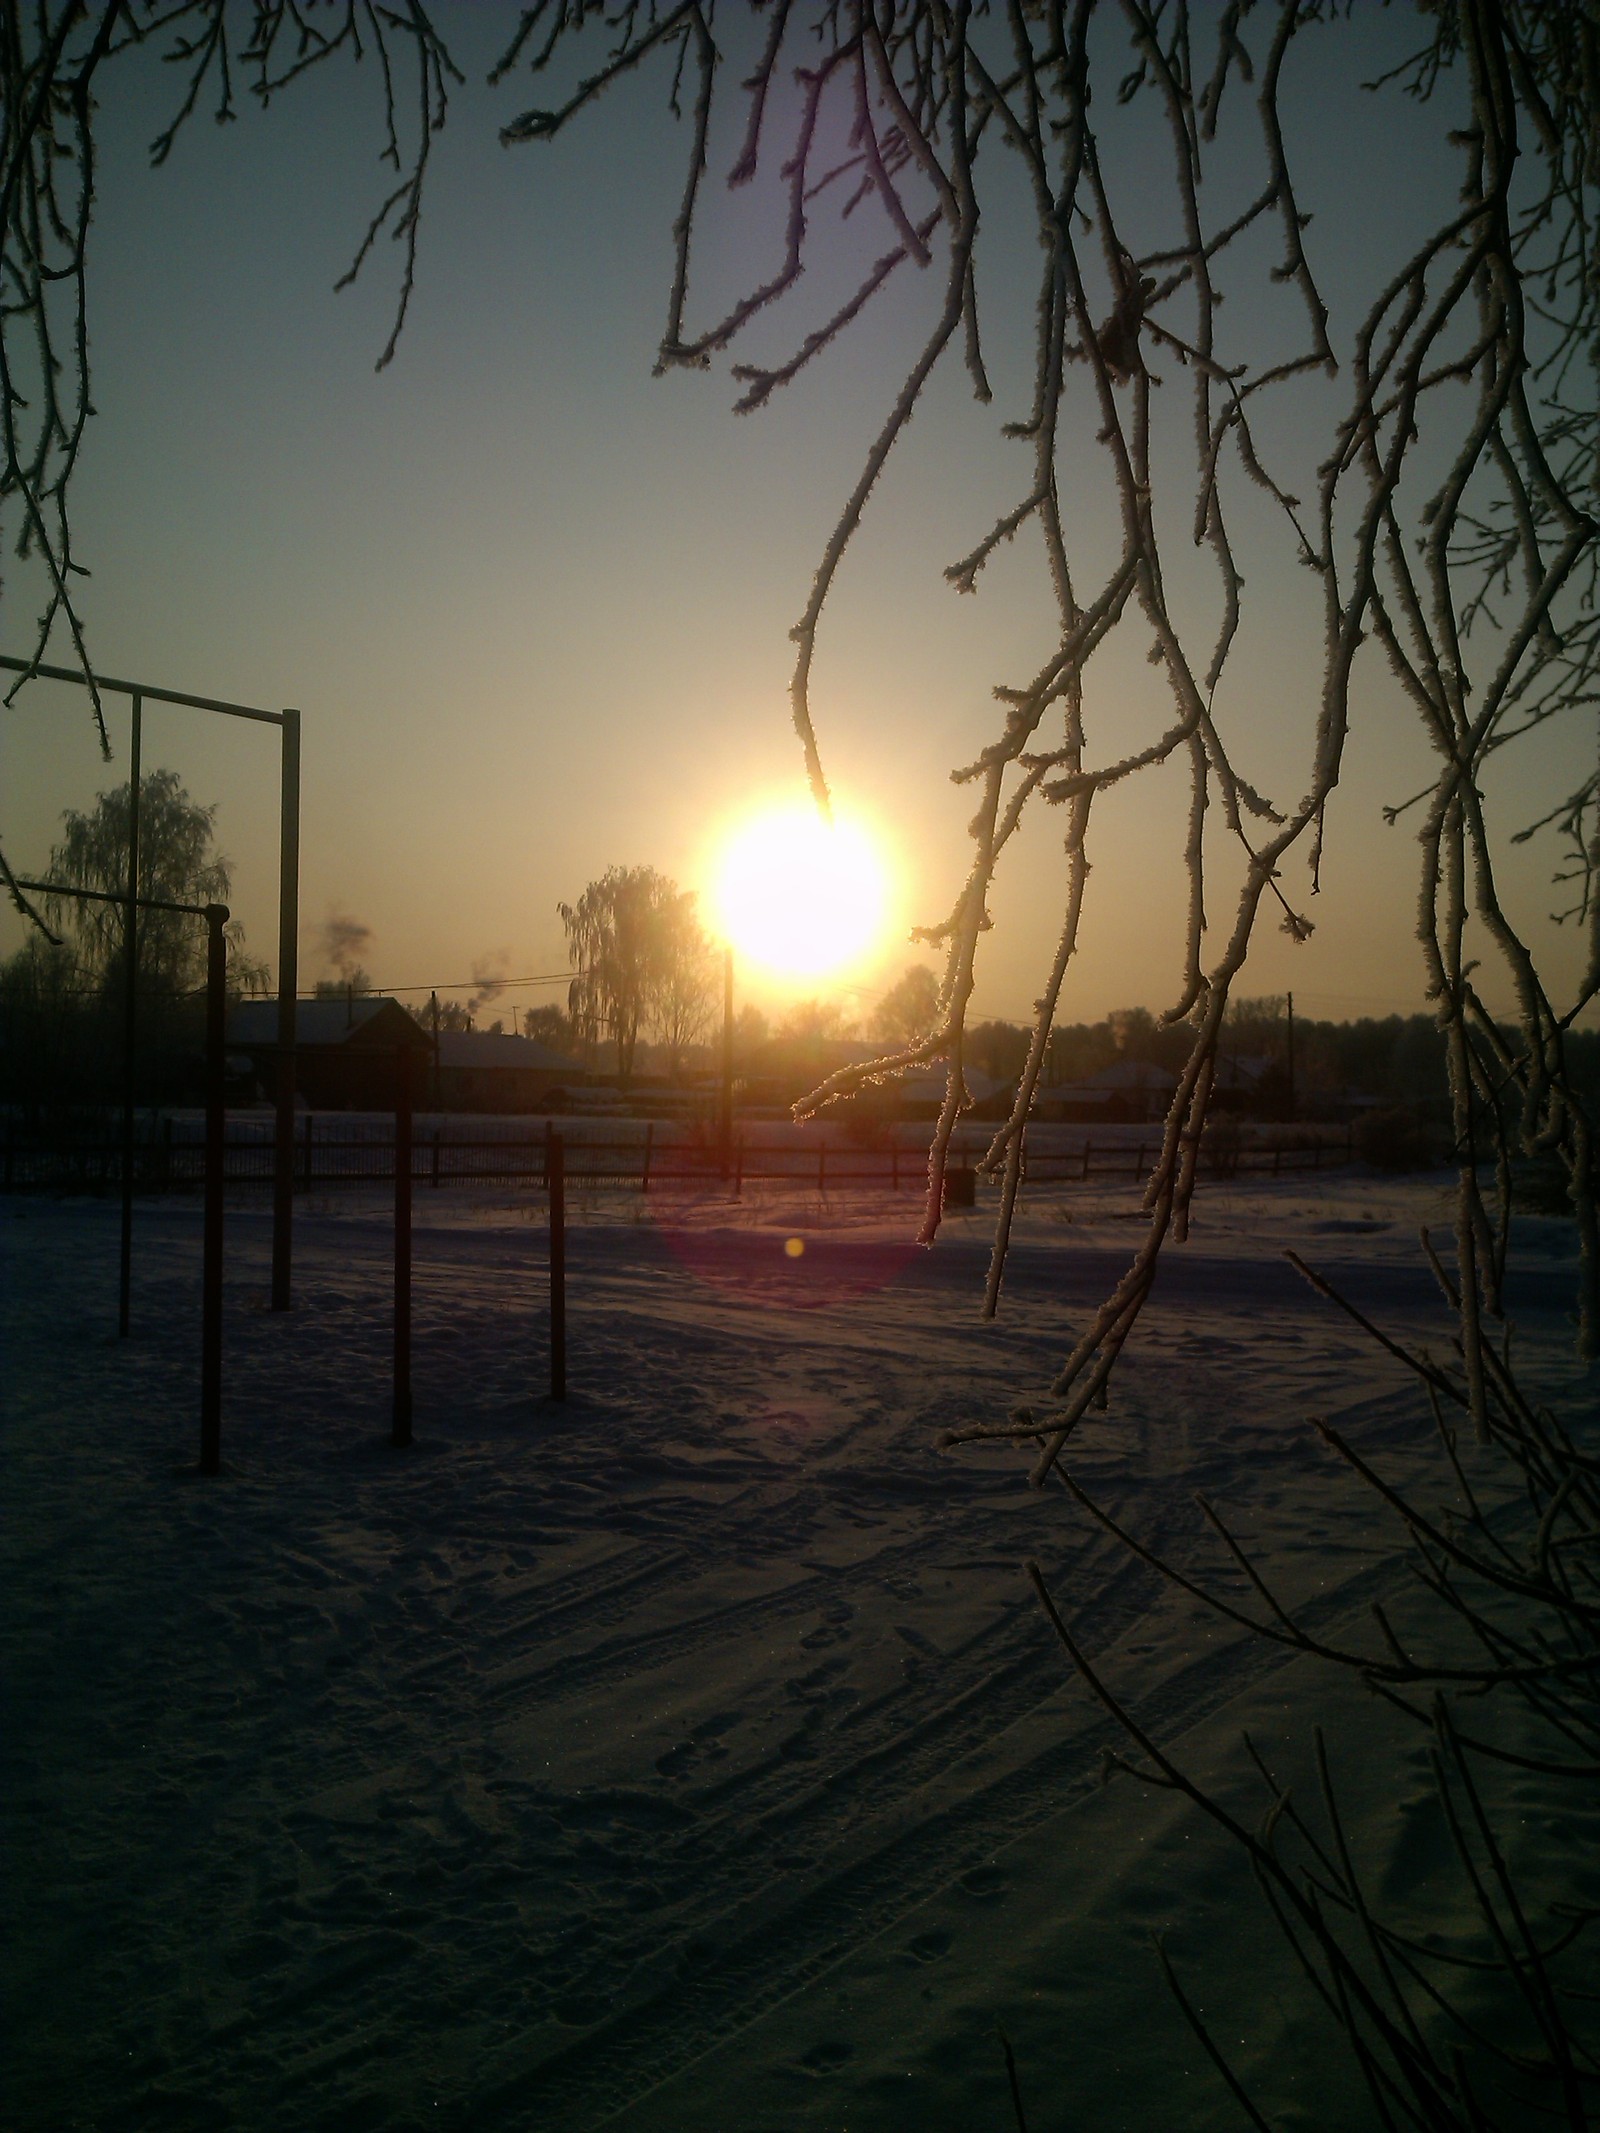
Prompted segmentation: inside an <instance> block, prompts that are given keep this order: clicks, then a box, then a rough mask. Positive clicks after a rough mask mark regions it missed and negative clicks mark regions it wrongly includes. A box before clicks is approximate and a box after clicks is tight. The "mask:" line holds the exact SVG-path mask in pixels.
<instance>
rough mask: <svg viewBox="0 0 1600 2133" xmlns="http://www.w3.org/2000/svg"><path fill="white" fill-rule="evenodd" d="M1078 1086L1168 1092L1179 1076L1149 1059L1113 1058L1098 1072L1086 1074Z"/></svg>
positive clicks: (1174, 1086) (1173, 1086) (1081, 1087)
mask: <svg viewBox="0 0 1600 2133" xmlns="http://www.w3.org/2000/svg"><path fill="white" fill-rule="evenodd" d="M1076 1086H1077V1087H1078V1088H1080V1089H1160V1090H1162V1091H1163V1092H1166V1091H1170V1090H1172V1089H1175V1088H1176V1087H1177V1086H1178V1077H1177V1075H1176V1074H1169V1073H1168V1072H1167V1069H1166V1068H1165V1067H1163V1066H1157V1065H1155V1063H1154V1062H1153V1061H1152V1060H1149V1059H1113V1060H1112V1062H1111V1064H1110V1066H1104V1067H1102V1068H1101V1069H1100V1071H1099V1073H1098V1074H1085V1075H1084V1077H1083V1079H1082V1081H1080V1082H1078V1083H1077V1084H1076Z"/></svg>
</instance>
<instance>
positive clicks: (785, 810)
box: [713, 801, 889, 978]
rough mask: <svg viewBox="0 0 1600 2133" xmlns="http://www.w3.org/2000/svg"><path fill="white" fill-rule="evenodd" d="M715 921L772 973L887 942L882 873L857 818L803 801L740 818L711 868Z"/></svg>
mask: <svg viewBox="0 0 1600 2133" xmlns="http://www.w3.org/2000/svg"><path fill="white" fill-rule="evenodd" d="M713 897H714V908H715V911H716V923H717V925H718V927H719V929H720V930H721V932H722V935H723V937H724V938H725V939H726V940H728V941H730V942H731V943H732V944H733V947H734V949H735V951H736V953H737V954H738V955H739V956H740V957H742V958H745V959H747V960H748V961H750V962H752V963H756V964H759V965H760V966H761V967H762V968H763V969H765V970H766V971H768V972H769V973H770V974H771V975H772V976H774V977H780V978H819V977H825V976H832V975H836V974H837V973H839V972H840V971H842V970H844V969H846V968H847V967H848V966H849V965H850V964H852V963H855V962H858V961H860V960H861V958H862V957H864V956H867V955H870V954H871V953H873V952H874V951H875V950H877V949H878V948H880V947H881V946H882V944H883V939H884V933H885V929H886V926H887V922H888V903H889V895H888V875H887V869H886V867H885V865H884V861H883V858H882V857H881V855H880V852H879V850H878V848H877V846H876V845H875V844H874V842H873V839H872V838H871V837H870V836H869V835H868V833H867V831H866V830H865V829H863V828H862V826H861V824H860V823H859V822H854V821H851V820H850V819H849V818H848V817H845V818H840V817H838V816H836V817H835V819H834V821H833V823H832V825H831V826H830V825H829V824H828V823H826V822H824V821H823V820H822V817H821V816H820V815H819V814H818V813H817V811H816V809H815V808H814V807H813V806H812V805H811V804H810V803H809V801H798V802H793V803H790V804H787V805H783V806H778V807H773V808H769V809H766V810H764V811H763V812H762V813H760V814H757V815H754V816H752V817H750V818H749V819H748V820H747V821H745V822H743V823H741V824H740V826H739V827H738V829H736V830H735V831H734V832H733V834H732V835H731V836H730V838H729V839H728V842H727V844H726V845H725V847H724V849H723V852H722V855H721V858H720V861H719V862H718V865H717V868H716V873H715V888H714V891H713Z"/></svg>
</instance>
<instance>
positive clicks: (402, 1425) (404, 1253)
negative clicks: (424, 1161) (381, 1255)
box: [389, 1044, 411, 1447]
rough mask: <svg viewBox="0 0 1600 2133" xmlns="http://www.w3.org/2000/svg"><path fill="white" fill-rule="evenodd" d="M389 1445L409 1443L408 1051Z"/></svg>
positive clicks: (397, 1124) (403, 1051) (397, 1086)
mask: <svg viewBox="0 0 1600 2133" xmlns="http://www.w3.org/2000/svg"><path fill="white" fill-rule="evenodd" d="M389 1441H390V1443H391V1444H394V1445H397V1446H402V1447H403V1446H405V1445H407V1444H409V1443H410V1442H411V1053H410V1049H409V1048H408V1047H407V1046H406V1045H403V1044H401V1045H396V1046H395V1054H394V1417H393V1424H392V1427H391V1430H390V1434H389Z"/></svg>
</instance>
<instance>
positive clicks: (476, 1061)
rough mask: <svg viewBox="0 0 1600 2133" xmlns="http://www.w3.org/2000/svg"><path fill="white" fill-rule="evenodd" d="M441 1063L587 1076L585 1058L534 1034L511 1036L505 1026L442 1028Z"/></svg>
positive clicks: (563, 1077)
mask: <svg viewBox="0 0 1600 2133" xmlns="http://www.w3.org/2000/svg"><path fill="white" fill-rule="evenodd" d="M430 1042H431V1040H430ZM439 1064H440V1066H442V1067H453V1068H457V1069H460V1068H473V1069H475V1070H478V1071H481V1070H483V1069H484V1068H488V1069H489V1070H490V1071H491V1072H492V1071H496V1070H498V1071H500V1072H502V1073H518V1074H553V1075H556V1076H558V1077H559V1078H560V1079H561V1080H563V1081H586V1080H587V1079H588V1076H587V1074H586V1073H585V1072H584V1068H583V1064H582V1062H581V1061H580V1060H577V1059H574V1058H572V1056H571V1055H570V1054H569V1053H567V1052H555V1051H552V1050H551V1049H550V1047H549V1045H547V1044H535V1043H534V1041H533V1039H532V1038H531V1037H512V1036H509V1035H508V1034H507V1033H506V1032H505V1031H504V1030H488V1029H462V1030H441V1031H440V1033H439Z"/></svg>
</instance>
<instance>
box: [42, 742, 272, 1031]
mask: <svg viewBox="0 0 1600 2133" xmlns="http://www.w3.org/2000/svg"><path fill="white" fill-rule="evenodd" d="M216 821H217V810H216V808H215V806H211V807H205V806H202V805H201V803H200V802H199V801H197V800H193V799H191V798H190V796H189V794H188V792H187V791H186V790H185V789H184V787H183V785H182V784H181V783H180V781H179V778H178V774H177V772H176V771H173V770H152V771H150V772H149V773H148V774H147V775H146V776H144V777H142V778H141V779H140V780H139V894H140V895H141V896H148V897H156V898H160V899H162V900H165V901H167V902H171V903H187V904H208V903H214V904H225V903H226V902H227V901H228V898H229V895H230V894H231V892H232V886H233V873H232V869H231V868H230V866H229V863H228V861H227V860H226V859H225V858H224V857H223V855H222V854H221V853H220V852H218V851H217V849H216ZM129 828H130V821H129V788H128V787H127V786H126V785H119V786H117V787H116V788H115V789H114V790H113V791H111V792H103V793H101V794H100V795H99V797H98V798H97V800H96V801H95V804H94V806H93V807H92V808H90V809H89V810H88V811H87V812H86V813H79V812H78V811H77V810H76V809H71V810H69V811H68V812H67V813H66V814H65V815H64V816H63V817H62V834H61V841H60V842H59V843H58V844H57V845H55V846H54V847H53V848H52V850H51V853H50V862H49V868H48V874H49V879H50V880H51V881H59V882H60V883H62V884H63V886H65V887H71V888H75V889H97V890H100V891H101V892H103V893H104V894H107V895H111V896H126V895H127V892H128V844H129ZM44 906H45V911H46V914H47V916H48V917H49V919H50V922H51V924H52V926H53V927H54V928H55V929H56V930H57V931H58V932H59V933H60V934H61V935H62V937H63V939H64V940H65V942H66V943H67V944H68V947H69V949H70V953H71V959H72V964H73V967H74V972H75V983H76V984H77V985H78V986H79V987H83V988H89V989H92V990H106V989H114V990H116V991H117V992H119V993H120V990H121V987H122V985H123V982H124V978H123V973H124V970H125V967H126V965H125V955H126V942H127V931H126V926H127V921H126V918H125V915H124V910H125V907H119V906H118V905H116V904H101V903H80V902H79V901H78V900H77V899H76V898H75V897H67V896H48V897H46V898H45V899H44ZM227 933H228V939H229V945H230V949H231V953H230V955H229V959H228V966H229V981H230V984H231V985H232V986H233V988H234V989H235V990H238V991H243V992H260V991H265V989H266V985H267V970H266V966H265V965H264V964H262V963H260V962H257V961H255V960H254V959H253V958H251V957H250V956H248V955H246V954H245V953H244V928H243V926H241V925H240V924H239V922H238V921H237V920H236V919H234V920H230V921H229V923H228V927H227ZM138 944H139V968H138V981H137V982H138V987H139V990H140V992H141V993H142V994H145V995H147V996H151V997H155V996H161V997H165V998H168V999H171V998H175V997H177V996H179V995H181V994H185V993H192V992H197V991H198V990H199V989H200V988H201V987H202V986H203V985H204V983H205V960H206V946H205V929H204V928H203V927H202V926H200V925H198V924H197V923H196V921H195V920H194V919H192V918H188V917H185V916H183V915H182V914H181V913H179V912H175V911H141V912H140V914H139V925H138Z"/></svg>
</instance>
